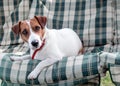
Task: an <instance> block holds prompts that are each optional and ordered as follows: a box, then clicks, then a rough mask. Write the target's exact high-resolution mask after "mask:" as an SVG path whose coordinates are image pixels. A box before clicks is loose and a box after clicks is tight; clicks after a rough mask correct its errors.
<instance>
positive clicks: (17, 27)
mask: <svg viewBox="0 0 120 86" xmlns="http://www.w3.org/2000/svg"><path fill="white" fill-rule="evenodd" d="M20 24H21V21H20V22H18V23H17V24H15V25H13V26H12V31H13V32H14V33H15V35H18V34H19V32H20Z"/></svg>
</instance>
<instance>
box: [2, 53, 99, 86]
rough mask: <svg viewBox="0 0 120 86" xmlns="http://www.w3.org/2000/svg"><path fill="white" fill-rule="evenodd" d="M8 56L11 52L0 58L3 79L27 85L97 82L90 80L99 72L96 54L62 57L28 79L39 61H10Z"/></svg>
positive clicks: (69, 84)
mask: <svg viewBox="0 0 120 86" xmlns="http://www.w3.org/2000/svg"><path fill="white" fill-rule="evenodd" d="M10 56H13V54H5V55H3V56H2V57H1V58H0V65H1V66H0V78H1V79H3V80H4V81H10V82H12V83H21V84H28V85H29V84H34V85H35V84H36V85H38V84H39V85H47V84H48V85H50V86H56V85H59V86H73V85H78V84H85V83H91V84H94V85H95V86H96V85H98V84H99V82H92V81H91V79H92V78H97V76H98V73H99V72H98V62H99V60H98V58H97V57H98V55H97V54H86V55H84V56H83V55H80V56H76V57H75V56H73V57H69V58H66V57H64V58H63V59H62V60H61V61H59V62H57V63H55V64H54V65H51V66H49V67H47V68H45V69H43V71H42V72H41V73H40V75H39V76H38V78H37V79H35V80H28V79H27V76H28V74H29V73H30V72H31V70H33V69H34V68H35V66H36V65H37V64H38V63H39V62H40V61H38V60H34V61H32V60H26V61H22V62H21V61H15V62H12V61H11V60H10V58H9V57H10Z"/></svg>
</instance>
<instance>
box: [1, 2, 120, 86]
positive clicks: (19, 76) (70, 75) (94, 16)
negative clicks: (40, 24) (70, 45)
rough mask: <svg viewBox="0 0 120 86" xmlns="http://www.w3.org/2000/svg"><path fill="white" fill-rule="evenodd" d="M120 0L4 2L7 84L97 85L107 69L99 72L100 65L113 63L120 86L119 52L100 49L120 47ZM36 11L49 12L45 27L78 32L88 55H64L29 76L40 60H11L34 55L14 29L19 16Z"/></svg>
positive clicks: (29, 15)
mask: <svg viewBox="0 0 120 86" xmlns="http://www.w3.org/2000/svg"><path fill="white" fill-rule="evenodd" d="M119 4H120V1H119V0H1V1H0V8H1V9H0V52H1V56H0V57H1V58H0V59H1V60H0V78H1V79H2V80H4V82H3V83H2V85H4V86H6V85H8V86H10V85H11V86H16V85H22V86H23V84H24V85H25V86H27V85H28V86H29V84H30V83H32V84H42V85H46V84H49V85H50V86H51V85H61V86H64V85H65V86H66V85H68V86H73V85H78V84H85V83H88V84H89V85H92V86H93V85H95V86H96V85H99V81H100V79H99V74H98V73H102V72H100V71H99V68H100V66H101V65H102V66H107V67H109V70H110V73H111V77H112V79H113V81H114V82H115V83H116V84H118V85H119V83H120V82H119V81H117V80H118V78H119V74H117V73H119V72H118V71H119V64H116V63H115V62H119V58H120V57H119V54H117V55H118V56H117V57H116V54H113V55H111V54H109V53H107V55H106V53H102V54H101V55H100V56H99V55H98V54H99V53H97V52H100V51H107V52H118V51H120V44H119V43H120V41H119V37H120V36H119V35H120V30H119V19H120V18H119V14H120V13H119ZM34 15H44V16H46V17H47V18H48V22H47V25H46V26H47V27H48V28H50V29H51V28H54V29H61V28H64V27H67V28H71V29H73V30H74V31H76V32H77V34H78V35H79V37H80V39H81V40H82V42H83V44H84V49H85V52H86V53H88V54H85V55H83V56H77V57H70V58H63V60H62V61H60V62H58V63H56V64H54V65H52V66H50V67H48V68H46V69H44V70H43V71H42V73H41V74H40V75H39V77H38V78H37V79H36V80H33V81H29V80H27V75H28V74H29V73H30V71H31V70H32V68H34V67H35V65H36V64H37V63H38V62H40V61H36V60H35V61H32V60H27V61H23V62H11V61H10V60H9V56H11V55H23V54H26V53H27V54H28V53H29V49H28V47H27V45H26V44H24V43H23V41H22V40H21V38H20V36H18V37H15V36H14V34H13V33H12V32H11V27H12V25H13V24H15V23H17V22H18V21H20V20H24V19H30V18H33V17H34ZM4 53H9V54H4ZM13 53H14V54H13ZM106 57H107V58H106ZM77 59H78V60H77ZM104 60H105V61H104ZM111 61H112V62H111ZM99 62H100V64H99ZM70 63H72V64H70ZM31 65H32V66H31ZM16 66H17V67H16ZM100 69H102V68H100ZM70 70H71V71H70ZM116 71H117V72H116ZM49 72H50V73H51V74H50V73H49ZM53 73H55V74H53ZM23 75H24V76H23ZM53 75H54V76H53ZM89 82H90V83H89ZM16 83H18V84H16ZM19 83H21V84H19Z"/></svg>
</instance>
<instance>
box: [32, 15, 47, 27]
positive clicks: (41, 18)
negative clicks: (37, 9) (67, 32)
mask: <svg viewBox="0 0 120 86" xmlns="http://www.w3.org/2000/svg"><path fill="white" fill-rule="evenodd" d="M34 17H35V19H36V20H37V21H38V23H39V24H40V26H41V27H42V29H44V27H45V25H46V22H47V17H45V16H34Z"/></svg>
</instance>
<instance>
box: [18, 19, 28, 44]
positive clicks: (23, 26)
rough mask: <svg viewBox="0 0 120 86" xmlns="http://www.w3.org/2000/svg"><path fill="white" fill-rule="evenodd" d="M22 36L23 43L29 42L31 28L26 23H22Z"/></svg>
mask: <svg viewBox="0 0 120 86" xmlns="http://www.w3.org/2000/svg"><path fill="white" fill-rule="evenodd" d="M25 33H26V34H25ZM20 35H21V37H22V39H23V41H25V42H27V41H28V39H29V36H30V28H29V25H28V24H27V22H26V21H22V22H21V24H20Z"/></svg>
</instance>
